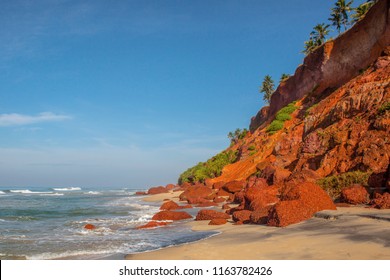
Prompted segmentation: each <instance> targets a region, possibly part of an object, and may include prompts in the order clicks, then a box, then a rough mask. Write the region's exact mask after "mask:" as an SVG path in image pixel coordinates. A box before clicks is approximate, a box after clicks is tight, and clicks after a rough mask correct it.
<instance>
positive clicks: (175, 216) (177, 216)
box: [152, 211, 192, 221]
mask: <svg viewBox="0 0 390 280" xmlns="http://www.w3.org/2000/svg"><path fill="white" fill-rule="evenodd" d="M191 218H192V216H191V215H190V214H188V213H187V212H175V211H161V212H158V213H156V214H154V216H153V217H152V220H160V221H161V220H163V221H166V220H168V221H169V220H170V221H177V220H184V219H191Z"/></svg>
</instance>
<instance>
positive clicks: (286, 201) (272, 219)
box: [267, 183, 336, 227]
mask: <svg viewBox="0 0 390 280" xmlns="http://www.w3.org/2000/svg"><path fill="white" fill-rule="evenodd" d="M322 210H336V206H335V205H334V203H333V201H332V200H331V199H330V197H329V196H328V195H327V194H326V192H325V191H324V190H322V189H321V188H320V187H319V186H317V185H316V184H313V183H303V184H300V185H297V186H293V187H291V188H290V189H286V190H285V192H284V193H283V194H282V196H281V201H280V202H278V203H276V204H275V205H274V206H273V207H272V208H271V209H270V211H269V215H268V222H267V225H269V226H278V227H285V226H288V225H290V224H295V223H298V222H301V221H304V220H307V219H309V218H311V217H312V216H313V215H314V214H315V213H316V212H319V211H322Z"/></svg>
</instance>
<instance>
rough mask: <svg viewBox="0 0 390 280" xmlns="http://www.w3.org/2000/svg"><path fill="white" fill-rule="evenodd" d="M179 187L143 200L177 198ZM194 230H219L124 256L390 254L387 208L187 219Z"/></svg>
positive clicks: (389, 213) (370, 256)
mask: <svg viewBox="0 0 390 280" xmlns="http://www.w3.org/2000/svg"><path fill="white" fill-rule="evenodd" d="M178 194H180V193H177V192H174V193H170V194H160V195H154V196H149V197H147V198H146V199H145V200H146V201H154V202H157V201H162V200H163V199H166V198H172V199H174V200H176V199H177V196H178ZM189 224H190V225H191V226H192V229H193V230H208V231H210V230H215V231H218V232H219V233H220V234H218V235H216V236H213V237H210V238H208V239H205V240H201V241H198V242H195V243H191V244H184V245H179V246H174V247H169V248H164V249H161V250H157V251H152V252H146V253H139V254H131V255H127V256H126V259H128V260H153V259H160V260H202V259H204V260H213V259H215V260H235V259H237V260H254V259H271V260H285V259H298V260H311V259H315V260H323V259H324V260H328V259H329V260H333V259H342V260H380V259H385V260H390V210H377V209H372V208H364V207H346V208H344V207H342V208H338V209H337V210H334V211H322V212H319V213H317V214H316V215H315V217H313V218H311V219H309V220H307V221H304V222H301V223H299V224H295V225H290V226H288V227H285V228H277V227H269V226H263V225H234V224H233V223H232V222H229V223H228V224H225V225H222V226H209V225H208V221H189Z"/></svg>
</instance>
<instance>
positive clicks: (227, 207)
mask: <svg viewBox="0 0 390 280" xmlns="http://www.w3.org/2000/svg"><path fill="white" fill-rule="evenodd" d="M230 208H231V207H230V206H229V204H227V203H226V204H224V205H222V209H223V210H227V209H230Z"/></svg>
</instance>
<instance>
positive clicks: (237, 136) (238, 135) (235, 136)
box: [228, 128, 248, 145]
mask: <svg viewBox="0 0 390 280" xmlns="http://www.w3.org/2000/svg"><path fill="white" fill-rule="evenodd" d="M247 134H248V130H247V129H246V128H244V129H239V128H237V129H236V130H235V131H234V132H232V131H231V132H229V133H228V138H229V139H230V144H231V145H233V144H237V142H238V140H241V139H243V138H244V137H245V136H246V135H247Z"/></svg>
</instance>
